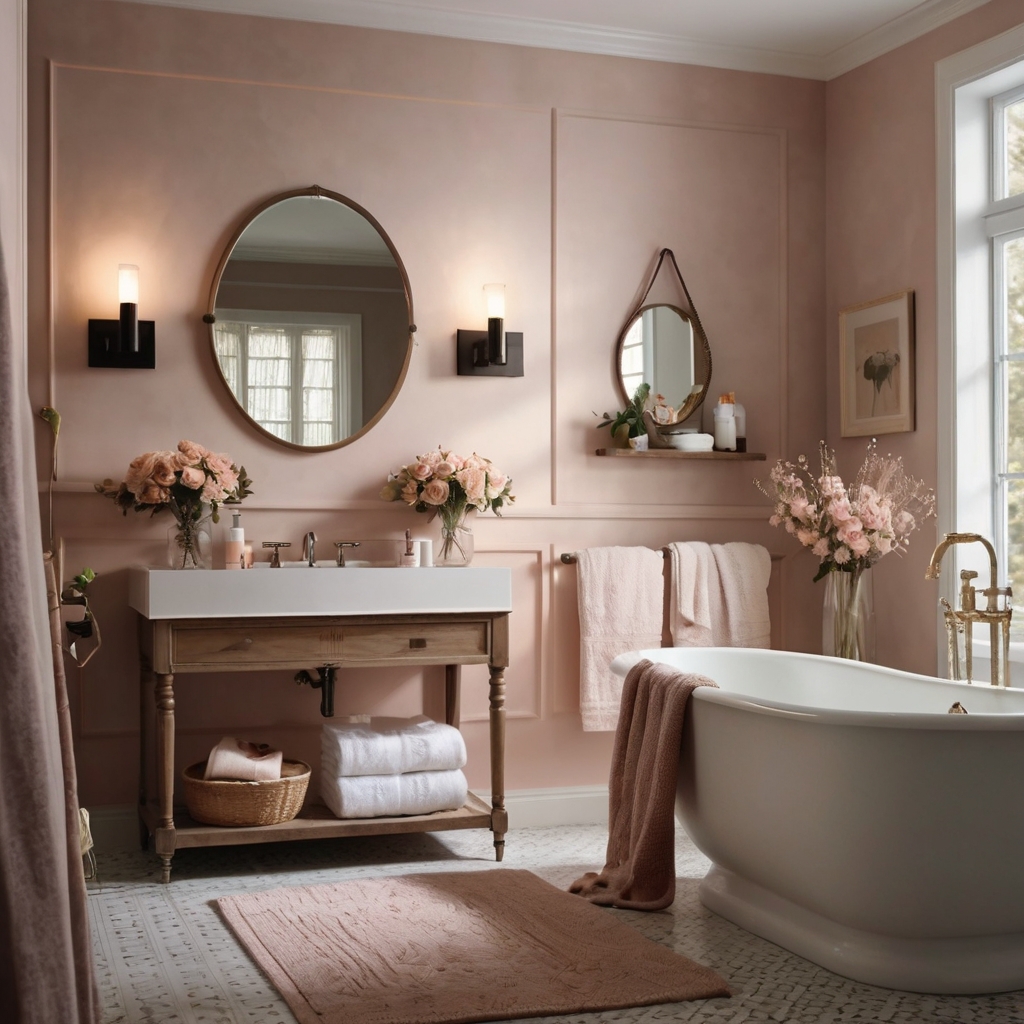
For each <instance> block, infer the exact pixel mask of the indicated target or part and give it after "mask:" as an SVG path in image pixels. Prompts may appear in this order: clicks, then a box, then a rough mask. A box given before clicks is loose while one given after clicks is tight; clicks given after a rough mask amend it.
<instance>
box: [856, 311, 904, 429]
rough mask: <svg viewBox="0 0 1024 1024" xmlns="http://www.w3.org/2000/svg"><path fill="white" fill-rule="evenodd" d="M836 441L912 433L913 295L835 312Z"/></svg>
mask: <svg viewBox="0 0 1024 1024" xmlns="http://www.w3.org/2000/svg"><path fill="white" fill-rule="evenodd" d="M839 387H840V407H841V414H842V436H843V437H863V436H865V435H868V434H898V433H900V432H901V431H905V430H913V429H914V293H913V291H905V292H898V293H897V294H895V295H887V296H886V297H885V298H884V299H875V300H873V301H872V302H862V303H860V304H859V305H857V306H847V307H846V309H841V310H840V311H839Z"/></svg>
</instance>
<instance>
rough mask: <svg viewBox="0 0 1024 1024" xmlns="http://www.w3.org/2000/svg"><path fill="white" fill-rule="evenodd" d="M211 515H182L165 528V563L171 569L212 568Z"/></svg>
mask: <svg viewBox="0 0 1024 1024" xmlns="http://www.w3.org/2000/svg"><path fill="white" fill-rule="evenodd" d="M211 520H212V516H211V515H210V514H209V513H206V514H205V515H200V516H199V518H194V517H193V516H191V515H185V516H182V518H181V519H178V520H177V521H176V522H175V524H174V525H173V526H170V527H168V529H167V564H168V565H170V567H171V568H172V569H212V568H213V535H212V532H211Z"/></svg>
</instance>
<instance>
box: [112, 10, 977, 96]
mask: <svg viewBox="0 0 1024 1024" xmlns="http://www.w3.org/2000/svg"><path fill="white" fill-rule="evenodd" d="M129 2H133V3H149V4H157V5H159V6H163V7H184V8H190V9H194V10H203V11H217V12H221V13H225V14H249V15H256V16H259V17H266V18H285V19H288V20H292V21H313V22H321V23H326V24H335V25H352V26H355V27H358V28H376V29H385V30H389V31H396V32H411V33H414V34H419V35H431V36H447V37H450V38H455V39H470V40H475V41H478V42H490V43H506V44H510V45H513V46H533V47H539V48H541V49H547V50H569V51H572V52H576V53H593V54H603V55H606V56H613V57H633V58H636V59H639V60H656V61H664V62H668V63H673V64H696V65H700V66H703V67H715V68H724V69H727V70H732V71H752V72H760V73H762V74H769V75H788V76H790V77H794V78H811V79H817V80H825V81H827V80H828V79H831V78H836V77H838V76H839V75H842V74H845V73H846V72H847V71H850V70H852V69H853V68H855V67H857V66H859V65H860V64H864V63H866V62H867V61H870V60H873V59H874V58H875V57H878V56H881V54H883V53H887V52H888V51H890V50H894V49H896V48H897V47H899V46H902V45H903V44H904V43H908V42H910V41H911V40H913V39H916V38H917V37H918V36H921V35H924V34H925V33H926V32H930V31H931V30H932V29H935V28H938V27H939V26H940V25H944V24H946V22H949V21H952V20H953V19H954V18H959V17H961V16H962V15H964V14H967V13H968V12H969V11H972V10H974V9H975V8H976V7H980V6H981V5H982V4H985V3H988V0H926V2H925V3H923V4H921V5H919V6H918V7H915V8H914V9H913V10H912V11H909V12H908V13H906V14H904V15H901V16H900V17H898V18H894V19H893V20H892V21H890V22H887V23H886V24H884V25H881V26H879V27H878V28H877V29H874V30H872V31H871V32H868V33H866V34H865V35H863V36H861V37H860V38H858V39H855V40H853V41H852V42H850V43H847V44H846V45H845V46H842V47H840V48H839V49H837V50H834V51H832V52H831V53H829V54H825V55H814V54H802V53H795V52H787V51H778V50H762V49H758V48H756V47H747V46H728V45H724V44H719V43H709V42H702V41H700V40H697V39H689V38H686V37H683V36H673V35H664V34H659V33H654V32H643V31H637V30H628V29H620V28H608V27H606V26H602V25H586V24H580V23H577V22H565V21H556V20H548V19H546V18H519V17H516V16H515V15H506V14H479V13H472V12H467V11H452V10H444V9H441V8H429V7H421V6H419V5H413V4H407V3H403V2H402V0H129Z"/></svg>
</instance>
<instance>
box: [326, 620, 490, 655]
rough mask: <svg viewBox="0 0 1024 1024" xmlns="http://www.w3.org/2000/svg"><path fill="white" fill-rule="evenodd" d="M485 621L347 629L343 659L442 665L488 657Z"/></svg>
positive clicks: (405, 624) (413, 623)
mask: <svg viewBox="0 0 1024 1024" xmlns="http://www.w3.org/2000/svg"><path fill="white" fill-rule="evenodd" d="M487 641H488V623H486V622H429V623H427V622H410V623H402V624H397V623H396V624H395V625H386V626H346V627H345V640H344V643H343V648H344V652H345V654H344V657H345V660H346V661H350V662H373V661H377V662H379V661H394V662H411V663H413V664H415V663H417V662H418V663H420V664H424V663H427V662H430V663H433V664H443V663H444V662H446V661H449V660H451V661H456V660H464V659H475V660H480V661H486V660H487V655H488V642H487Z"/></svg>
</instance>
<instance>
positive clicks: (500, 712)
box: [490, 665, 508, 861]
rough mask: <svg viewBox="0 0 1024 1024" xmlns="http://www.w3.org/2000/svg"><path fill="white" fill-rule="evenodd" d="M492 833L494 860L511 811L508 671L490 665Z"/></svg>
mask: <svg viewBox="0 0 1024 1024" xmlns="http://www.w3.org/2000/svg"><path fill="white" fill-rule="evenodd" d="M490 696H491V831H492V832H493V833H494V859H495V860H499V861H500V860H501V859H502V857H504V855H505V833H506V832H507V831H508V812H507V811H506V810H505V669H504V667H502V666H498V665H492V666H491V685H490Z"/></svg>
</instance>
